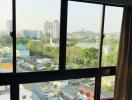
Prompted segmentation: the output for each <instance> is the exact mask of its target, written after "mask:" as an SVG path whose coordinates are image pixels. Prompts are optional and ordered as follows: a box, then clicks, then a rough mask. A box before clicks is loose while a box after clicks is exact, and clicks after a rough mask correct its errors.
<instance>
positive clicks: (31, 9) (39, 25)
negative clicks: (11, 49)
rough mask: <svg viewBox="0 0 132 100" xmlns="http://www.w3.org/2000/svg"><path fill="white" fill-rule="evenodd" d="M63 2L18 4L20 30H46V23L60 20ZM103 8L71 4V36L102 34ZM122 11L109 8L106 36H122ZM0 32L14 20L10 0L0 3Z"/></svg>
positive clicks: (21, 0)
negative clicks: (82, 33)
mask: <svg viewBox="0 0 132 100" xmlns="http://www.w3.org/2000/svg"><path fill="white" fill-rule="evenodd" d="M60 3H61V2H60V0H16V21H17V23H16V25H17V30H22V29H31V30H44V22H45V21H46V20H48V21H54V20H60ZM101 12H102V5H98V4H89V3H80V2H73V1H69V6H68V26H67V27H68V30H67V31H68V32H72V31H76V30H81V29H82V28H84V29H85V30H89V31H93V32H99V31H100V23H101ZM122 13H123V8H119V7H108V6H107V7H106V21H105V30H104V31H105V32H109V33H113V32H119V31H120V28H121V19H122V16H121V15H122ZM0 14H1V15H0V23H2V24H0V30H5V29H6V22H7V20H12V18H11V16H12V2H11V0H0Z"/></svg>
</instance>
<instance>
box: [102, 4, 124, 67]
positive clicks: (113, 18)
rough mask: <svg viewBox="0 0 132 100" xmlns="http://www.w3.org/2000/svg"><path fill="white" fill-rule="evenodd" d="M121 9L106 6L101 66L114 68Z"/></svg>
mask: <svg viewBox="0 0 132 100" xmlns="http://www.w3.org/2000/svg"><path fill="white" fill-rule="evenodd" d="M122 15H123V8H122V7H111V6H106V14H105V25H104V34H105V38H104V43H103V55H102V66H116V65H117V56H118V47H119V40H120V31H121V23H122Z"/></svg>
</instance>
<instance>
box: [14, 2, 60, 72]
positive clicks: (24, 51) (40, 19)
mask: <svg viewBox="0 0 132 100" xmlns="http://www.w3.org/2000/svg"><path fill="white" fill-rule="evenodd" d="M49 5H51V6H52V7H51V6H49ZM16 31H17V32H16V37H17V41H16V58H17V72H36V71H47V70H58V65H59V33H60V0H55V1H53V0H39V1H35V0H28V1H27V0H17V1H16Z"/></svg>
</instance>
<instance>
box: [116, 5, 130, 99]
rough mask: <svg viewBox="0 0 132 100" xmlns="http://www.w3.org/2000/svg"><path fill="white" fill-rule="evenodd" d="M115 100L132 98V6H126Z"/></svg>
mask: <svg viewBox="0 0 132 100" xmlns="http://www.w3.org/2000/svg"><path fill="white" fill-rule="evenodd" d="M114 100H132V7H125V8H124V14H123V21H122V29H121V37H120V45H119V54H118V61H117V69H116V85H115V94H114Z"/></svg>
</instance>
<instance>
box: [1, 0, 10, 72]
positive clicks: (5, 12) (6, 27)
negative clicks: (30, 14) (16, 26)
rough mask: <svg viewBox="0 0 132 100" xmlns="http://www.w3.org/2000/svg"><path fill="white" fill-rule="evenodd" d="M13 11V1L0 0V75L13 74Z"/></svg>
mask: <svg viewBox="0 0 132 100" xmlns="http://www.w3.org/2000/svg"><path fill="white" fill-rule="evenodd" d="M11 9H12V2H11V0H4V1H3V0H0V73H6V72H12V38H11V36H10V32H12V10H11Z"/></svg>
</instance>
